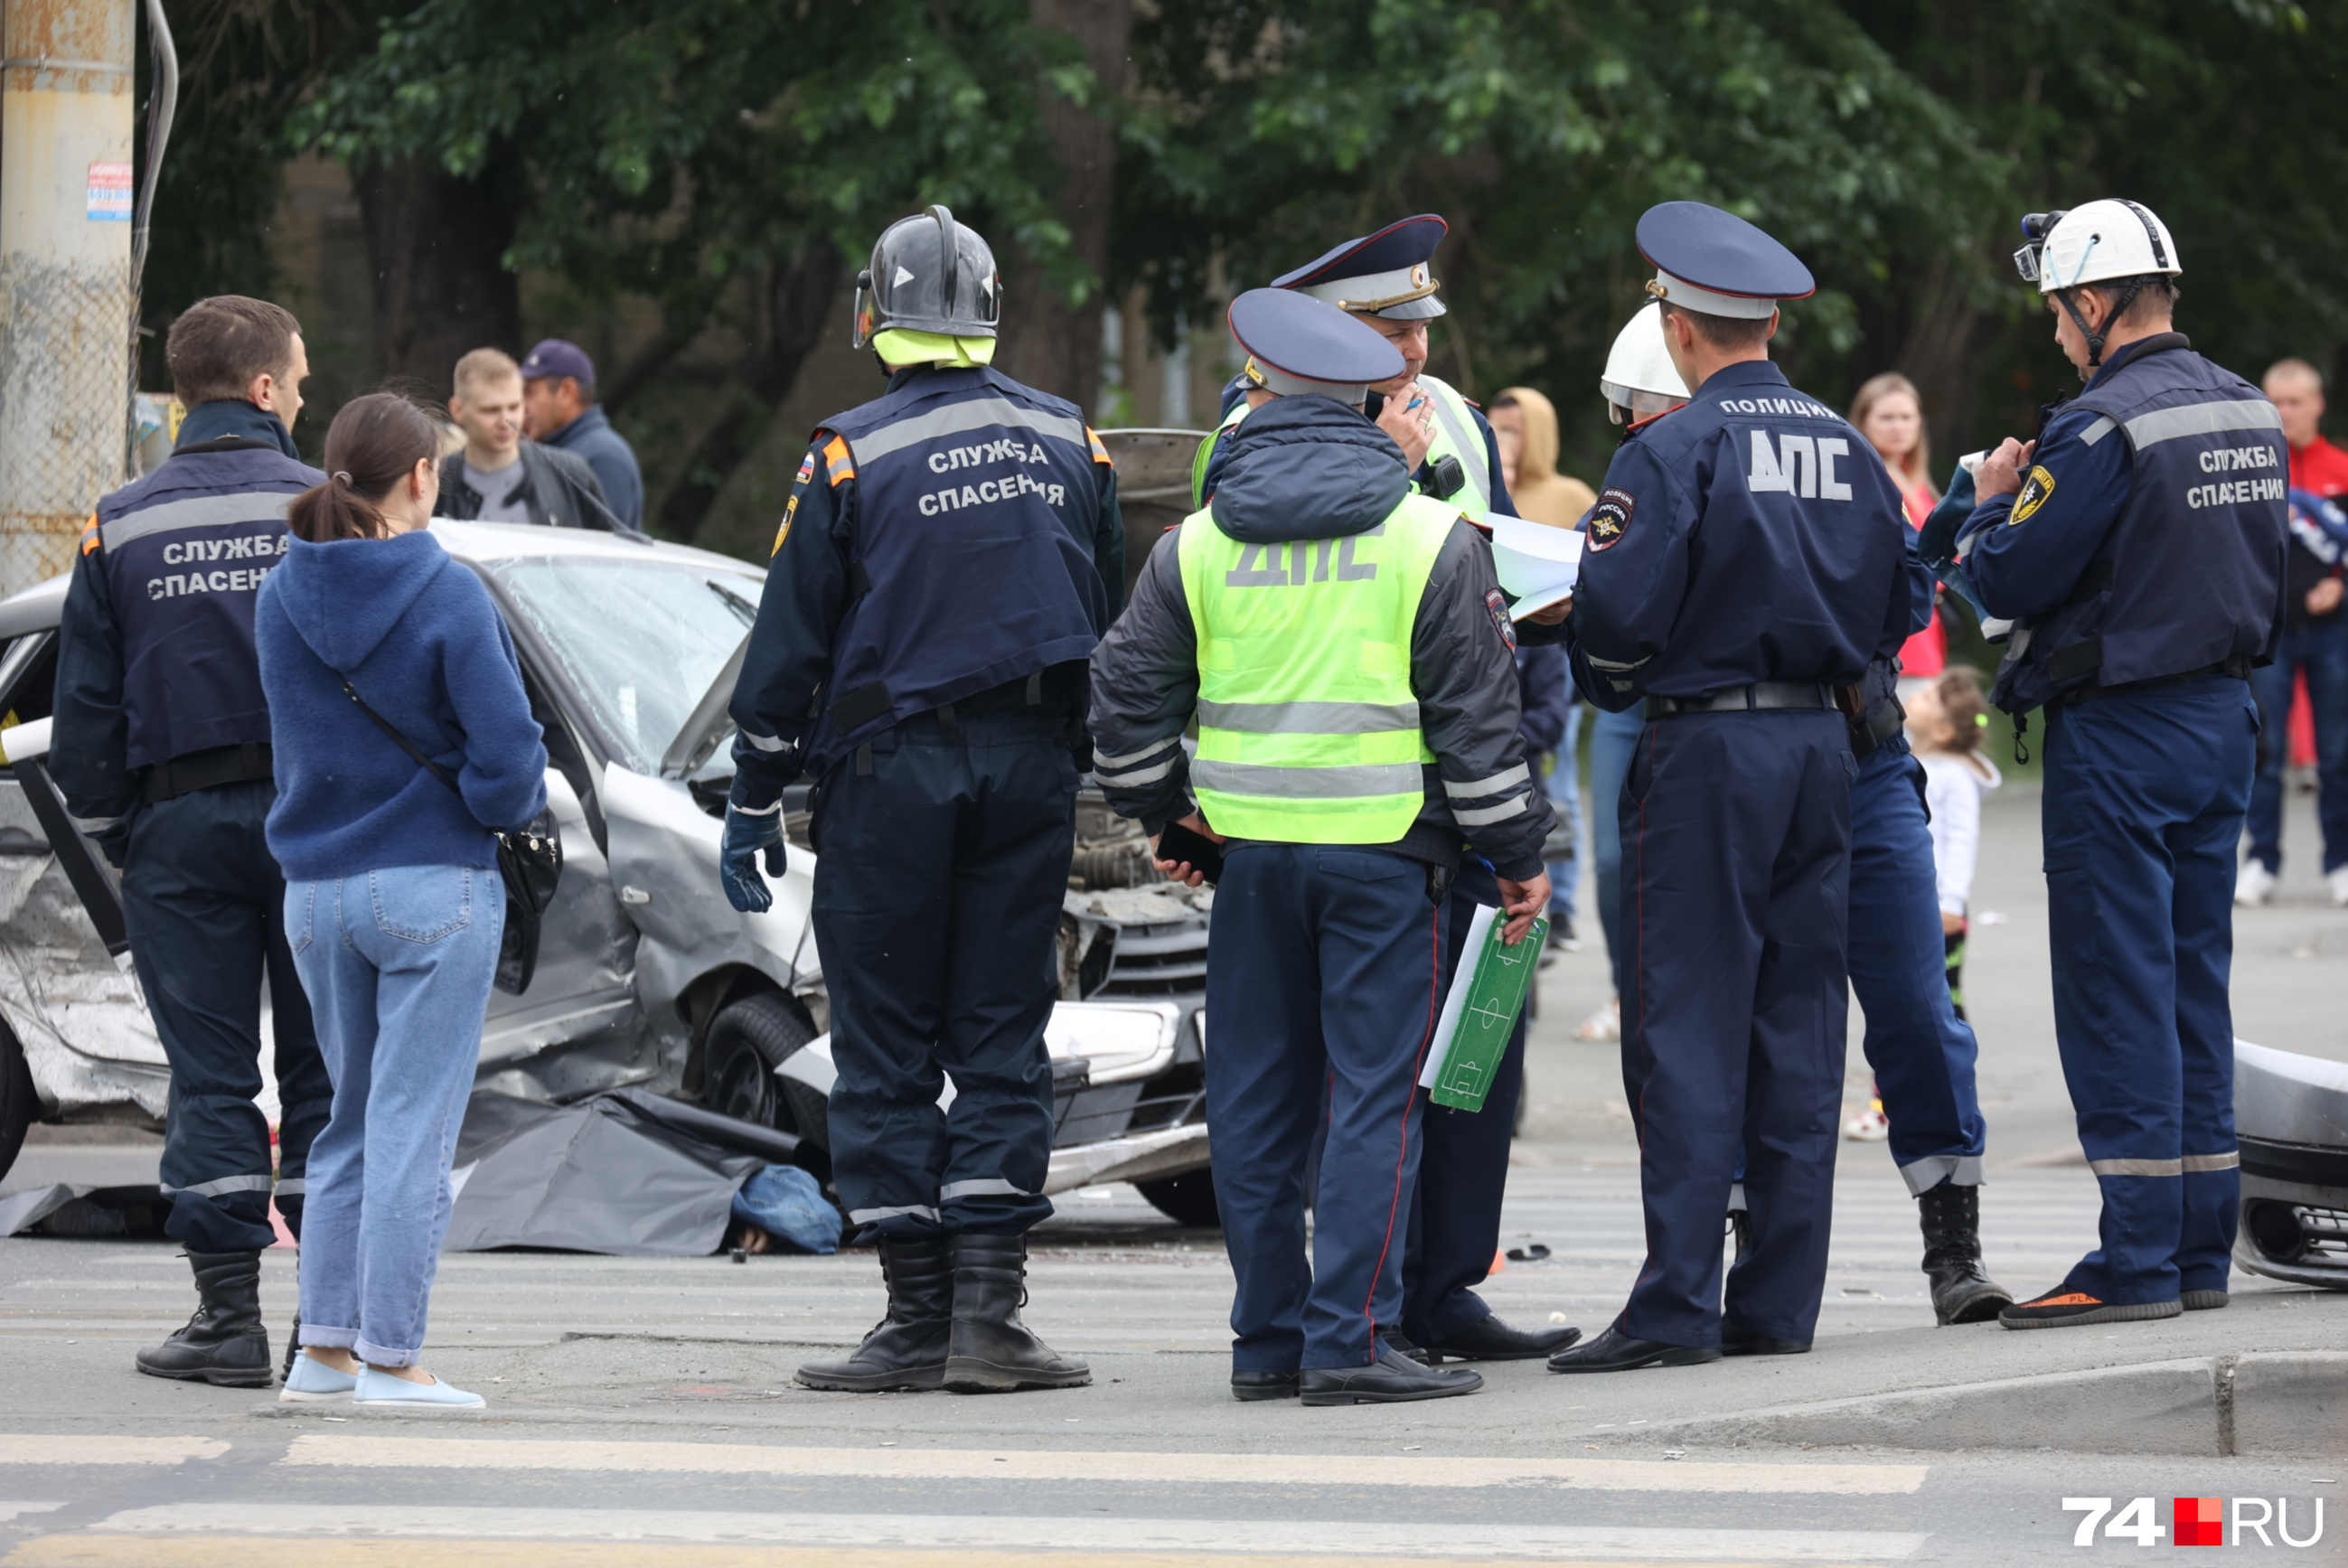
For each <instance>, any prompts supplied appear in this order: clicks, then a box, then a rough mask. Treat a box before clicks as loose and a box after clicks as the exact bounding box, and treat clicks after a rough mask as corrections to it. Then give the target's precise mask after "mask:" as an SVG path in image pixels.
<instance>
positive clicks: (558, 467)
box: [438, 348, 637, 532]
mask: <svg viewBox="0 0 2348 1568" xmlns="http://www.w3.org/2000/svg"><path fill="white" fill-rule="evenodd" d="M456 386H457V394H456V396H455V397H451V398H449V399H448V412H449V414H450V416H451V417H453V418H455V419H456V421H457V424H458V428H460V429H462V430H463V431H464V432H465V446H464V449H463V450H461V451H456V452H451V453H449V454H448V456H447V457H445V458H443V459H440V505H439V509H438V510H439V515H441V516H442V517H453V518H458V519H461V520H463V521H468V522H472V521H480V522H535V523H542V524H545V525H546V526H548V527H550V528H600V529H603V530H605V531H609V532H635V531H637V530H635V529H633V528H631V527H630V526H629V525H628V524H626V523H624V522H622V521H620V519H619V517H618V516H617V514H615V513H614V512H613V510H612V507H611V503H610V501H609V500H607V499H606V498H605V496H604V493H603V482H602V480H599V479H597V478H596V477H595V470H594V469H592V468H590V467H589V466H588V465H587V460H586V459H584V458H581V457H578V456H575V455H573V454H572V453H570V452H566V451H564V450H562V449H561V448H559V447H550V446H547V445H545V444H544V443H542V442H538V441H525V440H523V439H522V438H521V428H522V380H521V367H520V366H518V365H516V364H515V363H514V362H513V359H512V357H511V356H509V355H506V354H503V353H501V352H499V350H497V349H494V348H476V349H475V350H473V352H471V353H470V354H468V355H467V356H465V357H464V358H462V359H459V360H458V361H457V376H456Z"/></svg>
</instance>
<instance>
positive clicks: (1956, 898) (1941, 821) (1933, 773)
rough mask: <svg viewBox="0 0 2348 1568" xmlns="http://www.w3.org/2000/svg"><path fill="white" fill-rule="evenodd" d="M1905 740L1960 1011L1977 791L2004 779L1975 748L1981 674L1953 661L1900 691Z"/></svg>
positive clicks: (1981, 733) (1980, 721)
mask: <svg viewBox="0 0 2348 1568" xmlns="http://www.w3.org/2000/svg"><path fill="white" fill-rule="evenodd" d="M1906 702H1907V707H1908V744H1909V746H1910V748H1912V749H1913V750H1914V752H1915V754H1916V760H1917V761H1919V762H1921V763H1922V764H1923V765H1924V805H1925V808H1926V810H1929V811H1930V812H1931V817H1932V867H1933V871H1934V874H1935V877H1936V880H1937V881H1938V882H1939V883H1940V892H1941V938H1942V941H1943V942H1944V943H1945V944H1946V946H1947V953H1948V964H1949V999H1950V1000H1951V1001H1952V1002H1954V1003H1955V1004H1956V1008H1957V1016H1958V1017H1960V1018H1962V1017H1963V1016H1965V992H1964V965H1965V934H1966V932H1967V930H1968V927H1969V916H1968V913H1967V909H1968V906H1969V905H1970V904H1971V903H1972V892H1973V862H1974V861H1975V859H1976V858H1977V856H1978V854H1979V852H1980V848H1981V801H1982V795H1983V794H1985V793H1987V792H1988V791H1989V790H1992V789H1996V788H1997V787H1998V785H1999V784H2000V783H2002V782H2003V780H2002V779H2000V777H1999V775H1998V771H1997V764H1996V763H1994V762H1992V761H1991V760H1990V759H1989V758H1986V757H1984V756H1982V750H1981V747H1982V739H1983V738H1984V737H1985V736H1986V735H1987V733H1988V728H1989V703H1988V699H1987V698H1985V697H1984V696H1982V684H1981V677H1980V676H1977V675H1975V674H1974V673H1973V672H1972V671H1971V670H1969V669H1962V668H1952V669H1950V670H1949V671H1948V672H1947V673H1946V674H1944V675H1942V676H1941V677H1940V678H1939V679H1937V680H1934V681H1932V682H1930V683H1929V684H1927V685H1925V686H1922V687H1921V689H1920V690H1918V691H1916V692H1915V693H1913V694H1912V695H1910V696H1909V697H1907V699H1906Z"/></svg>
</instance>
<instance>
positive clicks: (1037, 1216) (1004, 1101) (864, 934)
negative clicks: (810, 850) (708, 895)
mask: <svg viewBox="0 0 2348 1568" xmlns="http://www.w3.org/2000/svg"><path fill="white" fill-rule="evenodd" d="M958 734H959V737H960V738H959V739H958V740H954V741H949V740H948V739H947V738H945V735H944V733H943V732H942V731H941V729H940V728H939V726H938V722H937V720H936V719H935V718H934V717H931V716H928V715H923V716H922V717H917V718H913V719H911V720H908V721H907V722H906V723H904V724H902V725H900V726H898V727H896V728H895V729H893V730H891V731H889V732H888V733H887V734H885V735H882V736H881V737H880V738H877V739H875V740H874V741H873V742H872V743H871V749H870V754H869V756H870V769H871V771H870V772H869V773H868V772H863V771H861V770H860V769H861V768H862V767H863V766H865V764H862V763H860V761H859V760H858V756H859V754H858V753H850V755H849V756H847V757H844V758H840V760H839V761H838V762H836V763H834V764H833V765H832V767H831V769H830V770H829V772H828V773H826V774H825V776H824V779H823V784H822V790H821V799H820V802H819V807H818V810H817V821H816V831H817V834H818V839H817V844H818V850H819V854H818V857H817V860H816V872H815V903H814V909H813V914H814V923H815V934H816V945H817V947H818V949H819V952H820V953H821V954H822V957H823V973H824V978H825V980H826V982H827V984H828V985H829V987H830V991H831V1054H832V1061H833V1063H834V1065H835V1066H836V1067H837V1068H839V1078H838V1079H837V1080H836V1082H835V1083H834V1084H833V1087H832V1091H831V1106H830V1113H829V1119H828V1120H829V1128H830V1132H831V1163H832V1175H833V1180H834V1181H836V1182H837V1183H838V1185H839V1196H840V1199H841V1202H842V1204H843V1206H844V1207H845V1208H846V1209H847V1210H848V1218H849V1221H850V1223H852V1224H855V1225H860V1226H865V1227H870V1228H871V1229H872V1230H874V1231H877V1232H879V1233H881V1234H884V1235H919V1234H923V1233H936V1232H937V1231H939V1230H944V1231H948V1232H954V1231H968V1232H972V1233H983V1234H990V1235H1018V1234H1021V1233H1025V1231H1026V1230H1027V1229H1028V1228H1029V1227H1031V1226H1033V1225H1035V1223H1036V1222H1039V1221H1041V1220H1043V1219H1045V1218H1046V1217H1047V1216H1049V1215H1050V1213H1051V1212H1052V1202H1051V1200H1050V1199H1048V1198H1046V1197H1045V1196H1044V1195H1043V1193H1044V1177H1045V1171H1046V1170H1047V1168H1048V1167H1049V1165H1050V1162H1051V1156H1052V1063H1051V1057H1050V1056H1049V1054H1048V1053H1047V1052H1046V1051H1045V1047H1044V1025H1045V1021H1046V1020H1048V1019H1049V1018H1050V1017H1051V1015H1052V1004H1053V1002H1054V1001H1055V1000H1056V999H1057V997H1058V995H1059V991H1060V986H1059V964H1058V955H1057V946H1056V943H1057V934H1058V931H1059V923H1060V901H1061V896H1062V894H1064V893H1065V892H1066V891H1067V885H1068V861H1069V859H1070V857H1071V855H1072V854H1073V853H1074V851H1075V847H1076V761H1075V759H1074V758H1071V757H1070V756H1069V755H1068V748H1067V745H1066V741H1065V740H1063V739H1062V738H1060V737H1059V735H1058V731H1057V727H1056V725H1054V724H1052V723H1048V722H1046V721H1045V720H1043V719H1040V718H1029V717H966V718H964V719H963V720H962V721H961V723H960V725H959V726H958ZM947 1078H953V1086H954V1099H953V1104H952V1105H951V1106H949V1107H947V1108H946V1109H940V1108H939V1106H938V1097H939V1095H940V1094H941V1093H942V1091H943V1089H944V1088H945V1082H946V1079H947Z"/></svg>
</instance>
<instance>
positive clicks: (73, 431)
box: [0, 0, 136, 594]
mask: <svg viewBox="0 0 2348 1568" xmlns="http://www.w3.org/2000/svg"><path fill="white" fill-rule="evenodd" d="M135 3H136V0H0V594H5V593H15V591H16V590H18V589H20V588H25V587H28V586H30V585H31V584H33V583H37V582H39V581H40V580H41V579H43V578H45V577H49V576H53V575H55V574H56V573H60V572H63V571H65V570H66V569H67V567H69V566H71V565H72V564H73V558H74V547H75V540H76V539H77V537H78V536H79V534H80V532H81V529H82V524H83V522H84V521H85V520H86V519H87V518H88V515H89V512H90V509H91V508H92V507H93V506H94V505H96V504H97V501H98V497H99V496H100V495H101V494H103V493H104V492H105V491H107V490H111V489H113V488H114V487H115V486H117V485H119V484H120V483H121V482H122V481H123V478H124V473H123V427H124V418H125V412H124V397H123V388H124V387H127V386H128V385H129V377H130V342H129V327H130V316H129V312H130V216H131V200H132V186H131V169H130V160H131V146H130V129H131V127H130V121H131V49H132V47H133V40H134V37H135V33H136V29H135V27H134V26H133V15H134V10H133V7H134V5H135Z"/></svg>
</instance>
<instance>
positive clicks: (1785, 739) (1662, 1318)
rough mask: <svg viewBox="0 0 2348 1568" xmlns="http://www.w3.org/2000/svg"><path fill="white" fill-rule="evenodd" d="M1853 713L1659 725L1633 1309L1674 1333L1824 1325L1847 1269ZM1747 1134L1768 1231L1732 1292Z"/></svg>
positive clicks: (1633, 1032)
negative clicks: (1836, 1282)
mask: <svg viewBox="0 0 2348 1568" xmlns="http://www.w3.org/2000/svg"><path fill="white" fill-rule="evenodd" d="M1857 768H1858V764H1857V762H1856V761H1855V760H1854V759H1853V758H1852V757H1851V754H1850V739H1849V732H1848V730H1847V729H1846V728H1845V727H1844V724H1843V721H1842V717H1841V716H1840V715H1839V714H1836V713H1833V712H1831V711H1805V710H1791V711H1787V710H1772V711H1768V712H1763V713H1723V714H1688V715H1683V716H1680V717H1670V718H1662V719H1657V720H1654V721H1653V722H1651V723H1650V724H1649V725H1648V726H1647V728H1646V733H1645V734H1644V735H1643V737H1641V738H1640V742H1639V748H1638V750H1637V752H1636V753H1635V754H1634V755H1633V757H1632V763H1631V770H1630V774H1629V776H1628V777H1627V778H1626V779H1624V780H1623V784H1622V801H1621V816H1622V927H1623V932H1624V935H1625V937H1626V938H1627V940H1628V943H1629V945H1630V949H1631V951H1630V954H1629V956H1630V959H1631V963H1630V965H1629V976H1630V979H1631V985H1630V989H1629V990H1628V991H1627V992H1626V993H1625V994H1624V995H1623V997H1622V1035H1623V1046H1624V1064H1625V1065H1624V1076H1625V1078H1627V1079H1629V1080H1631V1081H1630V1083H1629V1086H1628V1087H1629V1088H1630V1089H1631V1091H1632V1115H1633V1117H1634V1119H1636V1121H1637V1123H1638V1128H1639V1184H1640V1193H1641V1197H1642V1200H1643V1203H1644V1205H1645V1209H1646V1228H1647V1257H1646V1262H1645V1264H1644V1265H1643V1267H1642V1268H1641V1270H1640V1272H1639V1279H1638V1283H1637V1284H1635V1285H1633V1286H1632V1292H1631V1299H1630V1303H1629V1305H1627V1306H1626V1307H1625V1308H1624V1309H1623V1312H1622V1318H1621V1320H1620V1324H1621V1327H1622V1331H1623V1332H1624V1333H1626V1334H1629V1335H1631V1336H1633V1337H1635V1338H1639V1339H1651V1340H1657V1341H1661V1342H1662V1343H1664V1344H1669V1345H1684V1346H1716V1345H1718V1344H1719V1343H1720V1320H1721V1317H1722V1315H1723V1312H1724V1310H1725V1314H1726V1315H1727V1316H1728V1317H1729V1318H1730V1319H1731V1320H1733V1321H1734V1322H1735V1324H1736V1325H1737V1326H1738V1327H1740V1328H1742V1329H1744V1330H1745V1331H1746V1332H1748V1333H1752V1334H1758V1335H1766V1336H1771V1337H1774V1338H1779V1339H1791V1340H1797V1341H1801V1342H1805V1343H1807V1341H1808V1340H1809V1338H1810V1337H1811V1333H1812V1330H1813V1329H1814V1328H1815V1327H1816V1326H1817V1323H1818V1300H1819V1296H1820V1295H1821V1294H1822V1292H1823V1291H1824V1289H1825V1286H1826V1267H1827V1238H1828V1225H1829V1223H1830V1222H1831V1219H1832V1211H1833V1198H1834V1161H1835V1144H1836V1135H1837V1127H1836V1123H1837V1121H1838V1117H1839V1112H1840V1109H1841V1103H1842V1073H1843V1056H1844V1047H1845V1031H1846V1029H1847V1028H1848V1026H1849V992H1848V989H1847V986H1846V983H1845V975H1844V955H1845V947H1844V930H1845V927H1844V921H1845V917H1846V913H1847V912H1848V909H1849V866H1850V784H1851V779H1852V777H1853V775H1854V774H1855V773H1856V771H1857ZM1740 1149H1741V1150H1743V1153H1744V1160H1745V1171H1746V1175H1745V1190H1746V1203H1747V1207H1748V1209H1749V1212H1750V1218H1751V1222H1752V1224H1751V1234H1752V1246H1751V1249H1750V1250H1749V1251H1748V1252H1746V1254H1745V1255H1744V1257H1742V1258H1741V1259H1739V1260H1738V1262H1737V1264H1736V1266H1735V1268H1734V1269H1732V1270H1730V1271H1729V1274H1728V1279H1727V1286H1726V1293H1725V1309H1724V1305H1723V1290H1722V1284H1721V1250H1722V1248H1721V1237H1722V1222H1721V1216H1722V1215H1723V1214H1724V1213H1725V1212H1727V1208H1728V1196H1729V1185H1730V1181H1731V1179H1732V1177H1733V1176H1734V1174H1735V1170H1736V1167H1737V1161H1738V1157H1739V1151H1740Z"/></svg>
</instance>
